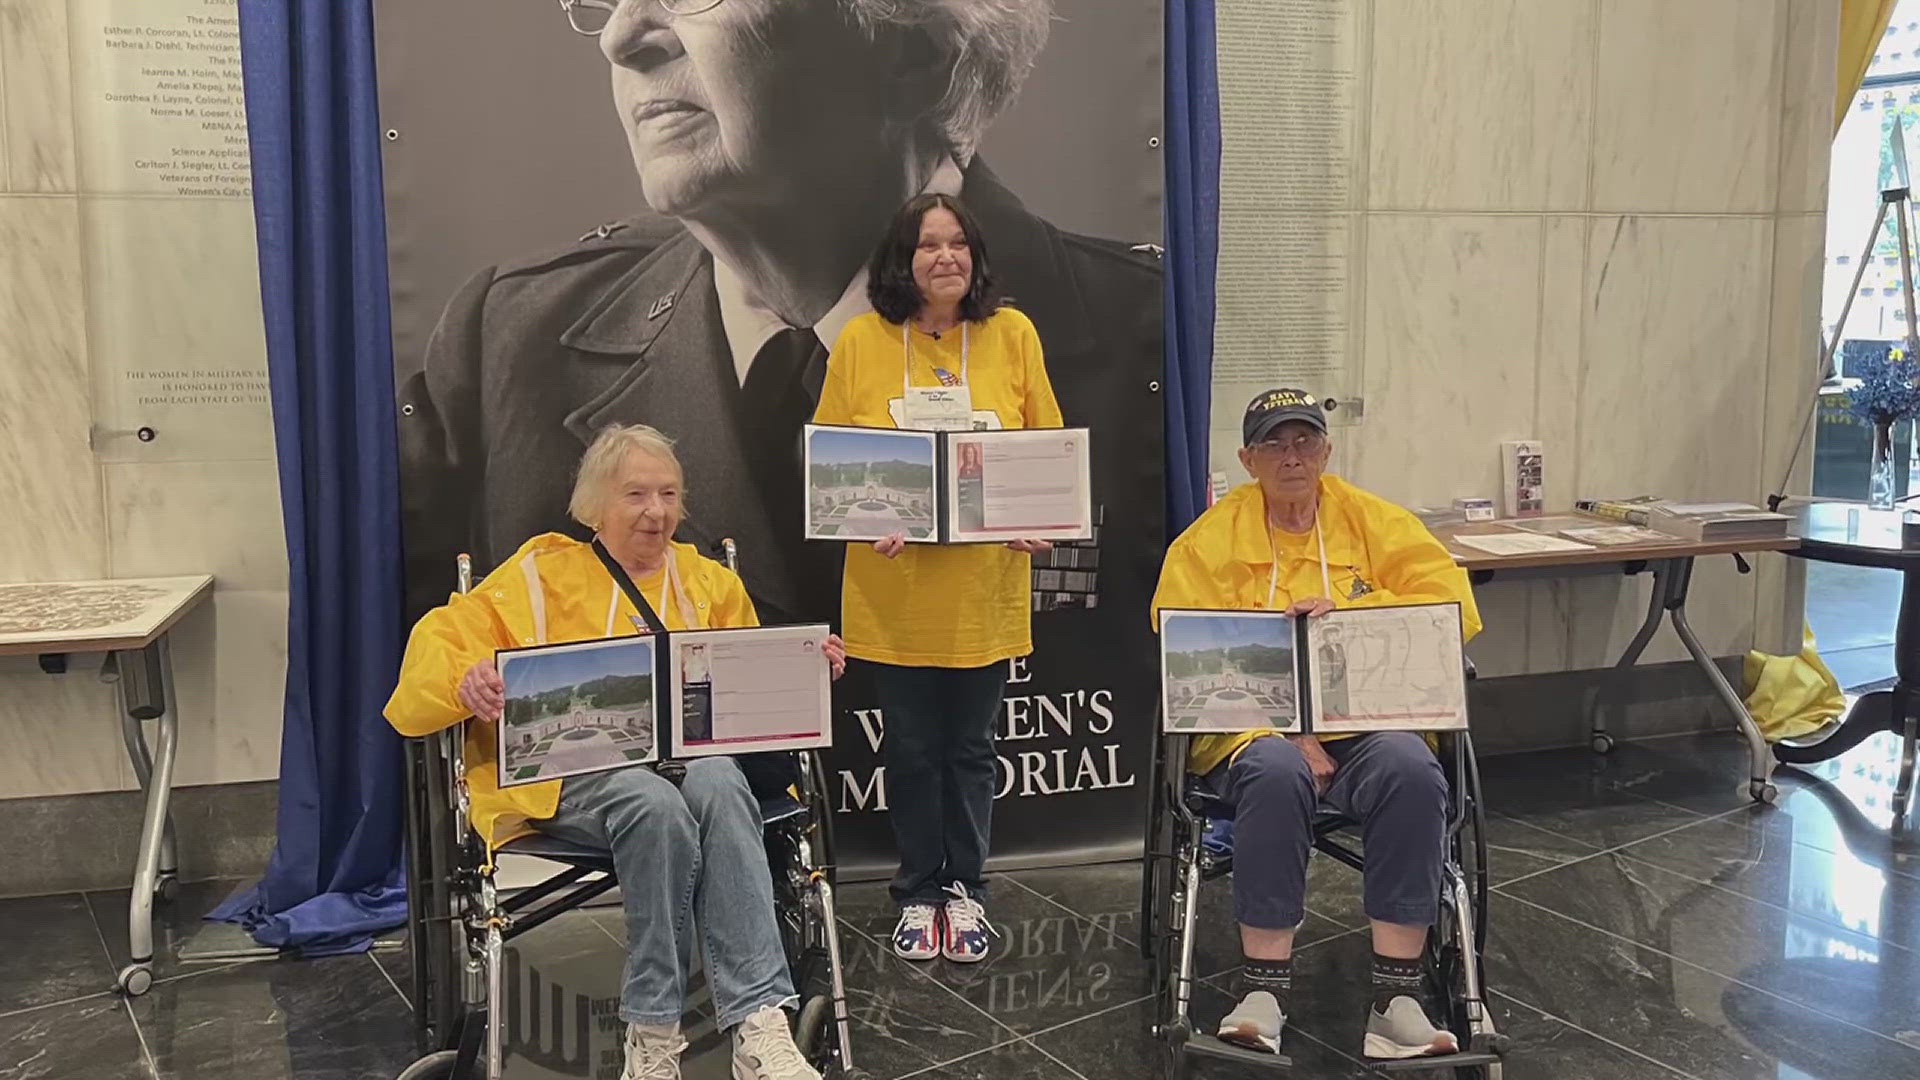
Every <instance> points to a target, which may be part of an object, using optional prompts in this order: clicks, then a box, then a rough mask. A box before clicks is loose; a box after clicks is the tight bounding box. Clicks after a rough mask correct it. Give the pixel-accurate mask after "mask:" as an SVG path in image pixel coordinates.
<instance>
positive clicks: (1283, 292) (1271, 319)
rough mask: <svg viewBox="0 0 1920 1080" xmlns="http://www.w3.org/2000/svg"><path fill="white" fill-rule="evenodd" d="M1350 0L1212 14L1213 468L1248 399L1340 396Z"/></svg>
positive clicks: (1345, 311)
mask: <svg viewBox="0 0 1920 1080" xmlns="http://www.w3.org/2000/svg"><path fill="white" fill-rule="evenodd" d="M1358 7H1359V5H1358V4H1357V3H1356V2H1354V0H1263V2H1262V3H1257V4H1256V3H1223V4H1220V5H1218V6H1217V7H1216V9H1215V19H1216V34H1217V38H1218V41H1217V46H1218V56H1219V69H1220V133H1221V152H1220V255H1219V262H1218V271H1217V275H1216V278H1215V280H1216V285H1215V293H1216V299H1215V304H1216V307H1215V313H1214V329H1213V349H1214V352H1213V429H1214V430H1213V440H1212V445H1213V449H1214V455H1213V459H1214V466H1213V467H1214V468H1215V469H1223V468H1227V465H1228V463H1230V462H1231V460H1232V459H1231V457H1230V456H1223V455H1224V454H1226V453H1227V452H1228V451H1230V450H1231V449H1232V448H1235V447H1238V446H1239V444H1240V413H1241V410H1242V409H1244V408H1245V407H1246V403H1247V401H1248V399H1249V398H1251V397H1252V396H1253V395H1254V394H1256V393H1259V392H1260V391H1261V390H1265V389H1268V388H1270V387H1272V386H1274V385H1276V384H1283V383H1285V384H1292V385H1297V386H1299V387H1301V388H1303V389H1306V390H1310V391H1313V392H1315V393H1318V394H1321V395H1323V396H1326V395H1344V394H1346V393H1348V392H1349V388H1348V387H1347V385H1346V383H1345V375H1346V368H1347V352H1348V347H1349V346H1348V339H1349V324H1350V323H1351V321H1352V315H1351V313H1350V302H1351V288H1350V278H1349V257H1350V252H1351V251H1352V250H1353V249H1354V247H1355V243H1354V239H1353V230H1354V227H1355V217H1356V215H1355V214H1354V212H1353V203H1352V193H1353V188H1354V184H1355V179H1356V178H1355V161H1356V158H1357V155H1356V153H1355V146H1354V144H1355V141H1356V132H1355V126H1354V122H1355V113H1356V108H1355V98H1356V88H1355V87H1356V78H1355V66H1356V63H1357V59H1356V57H1357V51H1356V48H1355V41H1356V40H1357V38H1358V36H1359V32H1358V19H1359V15H1358V11H1357V9H1358Z"/></svg>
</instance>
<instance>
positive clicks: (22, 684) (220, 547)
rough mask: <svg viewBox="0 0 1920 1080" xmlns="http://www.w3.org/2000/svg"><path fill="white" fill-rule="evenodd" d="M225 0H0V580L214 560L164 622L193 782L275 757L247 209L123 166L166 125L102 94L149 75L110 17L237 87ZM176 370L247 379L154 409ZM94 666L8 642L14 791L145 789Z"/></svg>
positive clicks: (184, 758)
mask: <svg viewBox="0 0 1920 1080" xmlns="http://www.w3.org/2000/svg"><path fill="white" fill-rule="evenodd" d="M232 14H233V10H232V5H231V4H226V5H224V6H223V5H221V4H210V3H206V2H204V0H191V2H188V0H151V2H149V0H0V507H4V510H0V580H34V579H39V580H58V579H63V578H88V577H109V576H143V575H167V574H186V573H211V574H213V575H215V579H216V582H217V586H218V587H217V591H216V593H215V596H214V599H213V602H212V603H211V604H210V605H208V606H207V607H205V608H203V609H202V610H201V611H199V612H198V613H196V614H195V615H193V616H192V617H190V618H189V619H188V620H187V621H186V622H184V623H183V624H182V625H181V626H180V628H179V629H178V630H177V631H176V634H175V638H174V664H175V668H176V672H177V677H178V680H179V697H180V709H181V723H182V737H181V751H180V760H179V769H178V779H179V781H180V782H181V783H184V784H206V783H221V782H232V781H246V780H260V779H270V778H272V777H275V776H277V775H278V773H279V742H280V722H281V691H282V684H283V673H284V670H285V664H286V644H285V642H286V605H287V569H286V550H285V542H284V538H283V535H282V532H281V523H280V502H279V488H278V480H277V476H276V473H275V468H274V460H273V440H272V421H271V416H270V413H269V410H268V406H267V404H266V402H265V400H264V395H263V393H262V392H261V391H262V387H263V385H264V384H263V383H261V382H259V380H263V379H264V372H265V344H264V339H263V333H262V329H261V322H260V303H259V279H258V273H257V269H256V265H257V264H256V261H255V253H254V233H253V221H252V210H251V202H250V200H249V199H248V198H247V197H246V196H245V194H244V192H241V193H238V194H236V193H234V192H233V191H232V190H231V189H230V190H228V191H226V192H223V193H209V192H207V191H206V190H205V189H204V188H203V187H200V186H195V187H191V188H189V187H186V186H184V185H175V184H167V183H165V182H159V183H154V182H144V181H145V179H146V178H147V177H148V176H149V175H152V176H155V177H157V176H159V171H158V170H149V169H148V167H147V166H145V165H142V166H140V167H139V169H138V171H137V172H135V171H134V170H133V168H132V167H131V166H132V165H133V164H134V163H135V162H144V161H150V160H152V159H153V158H154V157H155V154H156V151H155V149H154V148H153V147H152V146H150V145H145V144H142V143H141V142H140V140H141V139H142V138H147V137H148V136H149V135H150V131H151V128H152V125H151V124H150V123H147V122H145V117H144V115H143V113H142V112H141V110H139V109H129V108H125V107H122V106H121V105H120V104H119V103H118V102H117V99H116V98H115V97H113V96H110V95H113V94H115V92H116V91H119V90H124V89H126V85H125V84H126V81H127V80H128V79H133V80H136V81H137V80H139V79H140V78H141V75H140V73H139V71H138V69H137V66H130V65H128V64H127V63H124V62H122V61H121V59H120V58H119V57H118V55H117V54H115V53H114V52H112V51H111V50H110V49H109V47H108V43H107V39H108V38H109V37H110V36H113V35H115V34H119V33H121V31H119V30H113V31H109V30H108V29H107V28H108V27H110V26H111V27H119V28H125V27H133V28H136V30H138V29H139V28H144V27H154V28H157V29H158V31H159V32H158V33H155V34H151V35H145V36H147V37H150V38H152V39H153V40H163V38H164V36H165V34H166V32H167V29H168V28H193V29H195V30H196V31H198V38H197V40H199V41H201V42H212V43H214V44H211V45H204V46H202V51H201V52H199V53H193V54H190V56H191V63H192V65H193V66H195V67H203V66H204V67H206V68H208V69H209V70H211V69H212V68H213V67H215V66H218V67H220V68H223V69H224V70H223V72H222V74H231V75H232V78H236V79H237V60H234V61H233V62H232V63H231V64H229V63H226V62H225V61H224V60H220V59H219V58H221V57H223V56H225V55H227V53H226V46H227V44H228V43H230V42H231V39H230V37H229V36H228V35H229V34H230V33H231V27H230V26H228V25H226V24H225V22H224V21H223V20H224V19H227V18H231V16H232ZM142 33H143V34H144V31H143V32H142ZM132 36H139V35H132V34H130V35H129V37H132ZM173 40H182V39H180V38H177V37H176V38H174V39H173ZM209 50H210V51H209ZM232 55H235V56H237V54H232ZM208 57H213V58H214V59H215V60H218V61H219V63H218V64H217V65H216V64H214V63H211V62H208ZM147 62H159V63H171V62H174V61H169V60H159V61H151V60H149V61H147ZM180 62H181V63H186V62H188V61H180ZM210 77H211V76H210ZM216 81H223V82H225V81H230V80H216ZM208 107H209V106H207V105H205V104H203V105H202V110H203V112H204V111H205V109H206V108H208ZM174 141H175V142H177V141H178V140H174ZM242 142H244V140H242ZM244 164H245V163H244V158H243V159H242V160H241V161H240V168H239V169H238V171H239V172H240V173H241V174H244V171H245V169H244ZM227 171H228V172H232V171H234V170H233V169H232V168H228V169H227ZM130 173H132V174H133V175H134V176H136V177H138V178H139V179H140V180H141V181H143V182H130V181H129V178H128V177H129V174H130ZM162 371H192V372H218V373H220V377H221V378H222V379H224V380H226V383H225V386H226V388H227V389H230V390H231V389H233V388H236V387H238V388H241V389H239V390H238V391H237V392H231V393H224V394H223V395H222V396H223V397H224V398H226V399H227V400H226V401H225V403H224V404H222V405H221V406H220V407H219V408H218V409H216V410H212V411H208V410H206V409H196V408H195V407H193V406H186V405H182V404H180V403H179V401H178V400H174V401H168V402H156V401H155V399H154V397H153V392H152V390H151V389H150V387H151V386H152V385H153V383H154V374H153V373H155V372H162ZM143 425H147V426H152V427H154V428H155V429H156V431H157V432H158V437H157V438H155V439H154V440H153V441H152V442H141V441H140V440H138V439H136V438H134V437H133V436H132V430H133V429H135V428H138V427H140V426H143ZM98 673H99V661H98V658H97V657H76V658H75V662H74V667H73V669H72V670H70V671H69V673H67V674H65V675H61V676H50V675H45V674H42V673H41V672H40V671H39V669H38V667H37V665H36V664H35V663H34V662H33V660H32V658H30V657H26V658H19V657H16V658H0V731H4V732H6V733H7V735H8V736H9V737H10V738H12V739H14V740H17V746H18V747H22V748H24V749H25V750H29V751H31V752H30V753H26V752H16V753H10V754H6V755H0V798H17V797H24V796H39V795H52V794H68V793H78V792H90V791H111V790H118V789H124V788H129V787H132V786H133V776H132V773H131V771H130V769H129V767H128V766H127V763H126V759H125V755H124V752H123V751H122V749H121V747H120V743H119V737H118V728H117V725H116V722H115V716H116V705H115V702H114V695H113V693H112V691H111V688H110V687H108V686H107V685H105V684H102V683H101V682H100V681H99V678H98Z"/></svg>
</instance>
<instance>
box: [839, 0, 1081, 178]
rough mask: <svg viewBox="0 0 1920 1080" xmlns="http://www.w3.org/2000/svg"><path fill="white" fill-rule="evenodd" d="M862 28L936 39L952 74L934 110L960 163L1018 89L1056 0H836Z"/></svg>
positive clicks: (1039, 45)
mask: <svg viewBox="0 0 1920 1080" xmlns="http://www.w3.org/2000/svg"><path fill="white" fill-rule="evenodd" d="M840 2H841V3H842V4H844V5H846V8H847V11H848V13H849V14H850V15H851V16H852V17H853V19H854V22H855V23H857V24H858V25H859V26H860V27H861V28H862V29H863V30H865V31H867V32H868V33H870V34H871V33H873V32H874V31H875V30H877V29H878V28H880V27H882V26H889V25H891V26H900V27H915V28H919V29H921V30H923V31H925V32H926V34H927V35H928V36H929V37H930V38H931V39H932V40H933V44H934V47H935V48H936V49H937V50H938V51H939V53H940V55H941V56H942V58H943V59H944V61H945V63H946V65H947V66H948V68H950V69H951V71H952V77H951V78H950V80H949V81H948V83H947V92H946V94H945V95H943V96H942V97H941V99H940V104H939V105H938V106H936V107H935V110H934V114H935V117H936V118H937V120H938V121H939V124H940V131H941V134H942V135H944V136H945V138H946V140H947V146H948V147H949V148H950V149H951V150H952V151H953V154H954V157H955V158H957V159H958V160H959V163H960V164H962V165H965V164H966V163H967V162H968V161H970V160H971V159H972V158H973V152H974V149H975V147H976V146H978V145H979V142H980V135H981V133H982V132H984V131H986V129H987V125H989V124H991V123H993V121H994V119H995V118H996V117H998V116H999V115H1000V113H1001V111H1002V110H1004V109H1005V108H1006V107H1007V106H1008V105H1009V104H1011V103H1012V102H1013V99H1014V98H1015V97H1016V96H1018V95H1019V93H1020V87H1021V86H1022V85H1023V84H1024V83H1025V82H1026V81H1027V75H1028V74H1029V73H1030V72H1032V71H1033V64H1034V61H1035V60H1036V59H1038V58H1039V56H1040V50H1041V49H1042V48H1044V47H1045V46H1046V44H1047V31H1048V30H1049V29H1050V28H1051V24H1052V21H1053V0H840Z"/></svg>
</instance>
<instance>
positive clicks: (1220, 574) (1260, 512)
mask: <svg viewBox="0 0 1920 1080" xmlns="http://www.w3.org/2000/svg"><path fill="white" fill-rule="evenodd" d="M1241 437H1242V443H1243V445H1242V448H1241V450H1240V463H1241V464H1242V465H1243V466H1245V467H1246V469H1247V472H1248V473H1249V474H1251V475H1252V477H1253V480H1254V482H1253V483H1249V484H1244V485H1242V486H1240V487H1238V488H1236V489H1235V490H1233V491H1231V492H1229V493H1228V494H1227V495H1226V497H1224V498H1223V499H1221V500H1220V501H1219V502H1218V503H1216V504H1215V505H1214V506H1213V507H1212V508H1210V509H1209V510H1208V511H1207V512H1206V513H1205V514H1202V515H1201V516H1200V518H1199V519H1198V520H1196V521H1195V522H1194V523H1193V524H1192V525H1191V526H1189V527H1188V529H1187V530H1186V532H1184V533H1182V534H1181V536H1180V538H1179V539H1178V540H1176V541H1174V543H1173V546H1172V547H1171V548H1170V549H1169V550H1168V552H1167V558H1166V563H1165V564H1164V566H1163V567H1162V568H1161V572H1160V585H1159V588H1158V589H1157V590H1156V592H1155V593H1154V598H1153V608H1154V620H1155V625H1156V626H1157V625H1158V620H1159V614H1158V613H1159V610H1160V608H1162V607H1175V608H1178V607H1192V608H1222V609H1245V610H1259V609H1268V610H1273V609H1284V610H1286V611H1288V612H1289V613H1291V614H1295V615H1301V616H1306V617H1309V618H1313V617H1318V616H1321V615H1324V614H1326V613H1327V612H1329V611H1332V610H1333V609H1335V608H1337V607H1359V606H1385V605H1392V604H1403V603H1432V602H1439V601H1458V602H1459V604H1460V608H1461V615H1462V619H1463V631H1464V633H1465V635H1466V636H1468V637H1471V636H1472V635H1473V634H1474V633H1476V632H1477V631H1478V630H1479V629H1480V617H1479V612H1478V610H1477V609H1476V608H1475V606H1474V602H1473V592H1472V588H1471V586H1470V583H1469V581H1468V579H1467V575H1466V573H1465V572H1464V571H1462V570H1461V569H1460V568H1459V567H1458V566H1456V565H1455V563H1454V561H1453V558H1452V556H1450V555H1449V554H1448V553H1447V550H1446V548H1444V547H1443V546H1442V545H1441V544H1440V542H1439V541H1438V540H1435V539H1434V538H1433V536H1432V535H1431V534H1430V533H1429V532H1428V531H1427V530H1426V528H1425V526H1423V525H1422V524H1421V523H1420V521H1419V519H1418V518H1416V517H1414V516H1413V515H1412V514H1411V513H1409V512H1407V511H1406V510H1403V509H1401V508H1400V507H1397V506H1394V505H1393V504H1391V503H1389V502H1387V501H1386V500H1384V499H1382V498H1380V497H1378V496H1376V495H1373V494H1370V493H1368V492H1366V491H1363V490H1361V489H1359V488H1357V487H1355V486H1353V485H1352V484H1349V483H1347V482H1346V481H1344V480H1341V479H1340V478H1339V477H1337V476H1333V475H1329V474H1326V473H1325V469H1326V464H1327V459H1328V456H1329V455H1330V454H1331V452H1332V449H1333V447H1332V443H1331V442H1330V441H1329V439H1328V436H1327V420H1326V414H1325V412H1324V411H1323V410H1322V409H1321V407H1320V405H1319V404H1318V402H1316V401H1315V400H1314V398H1313V397H1312V396H1311V395H1309V394H1307V393H1305V392H1303V391H1299V390H1286V389H1281V390H1272V391H1268V392H1266V393H1263V394H1260V395H1259V396H1257V397H1255V398H1254V399H1253V401H1252V402H1251V403H1250V404H1249V405H1248V406H1247V411H1246V413H1245V415H1244V416H1243V417H1242V419H1241ZM1262 736H1268V737H1262ZM1187 770H1188V771H1189V772H1190V773H1193V774H1195V775H1198V776H1201V777H1203V778H1204V780H1203V783H1204V784H1205V785H1206V786H1207V787H1208V789H1209V790H1210V792H1211V793H1212V794H1213V795H1215V796H1216V797H1218V798H1219V799H1220V800H1221V801H1222V802H1224V803H1225V804H1227V805H1228V806H1230V807H1232V808H1233V812H1234V838H1235V859H1234V874H1233V899H1234V916H1235V919H1236V920H1237V921H1238V922H1239V924H1240V942H1241V951H1242V954H1243V956H1244V959H1245V964H1244V966H1243V968H1242V979H1243V983H1244V985H1243V987H1242V992H1243V994H1244V996H1243V997H1242V999H1241V1001H1240V1003H1239V1005H1238V1006H1237V1007H1235V1008H1234V1009H1233V1011H1232V1012H1230V1013H1229V1014H1228V1015H1227V1017H1226V1018H1225V1019H1224V1020H1222V1021H1221V1024H1220V1030H1219V1038H1221V1039H1222V1040H1225V1041H1228V1042H1232V1043H1235V1044H1237V1045H1240V1046H1245V1047H1248V1048H1251V1049H1255V1050H1264V1051H1268V1052H1278V1050H1279V1047H1280V1035H1281V1030H1282V1029H1283V1028H1284V1027H1285V1025H1286V1017H1287V1011H1288V1002H1289V999H1290V996H1291V993H1292V990H1293V967H1292V955H1293V936H1294V931H1295V930H1296V929H1297V928H1298V927H1299V925H1300V923H1301V921H1302V920H1303V919H1304V918H1305V917H1306V908H1305V898H1306V886H1307V859H1308V855H1309V853H1310V850H1311V848H1312V844H1313V819H1314V816H1315V814H1316V813H1317V812H1318V811H1319V810H1320V809H1321V808H1328V809H1332V810H1334V811H1337V812H1338V813H1340V814H1341V815H1343V816H1345V817H1349V818H1351V819H1353V820H1354V821H1357V822H1359V823H1360V825H1361V828H1362V830H1363V843H1364V846H1365V852H1366V859H1365V863H1366V871H1365V874H1366V878H1365V886H1364V900H1365V908H1366V913H1367V918H1368V920H1369V921H1370V923H1371V928H1372V933H1373V977H1372V983H1373V996H1372V1001H1371V1004H1370V1007H1369V1009H1368V1013H1367V1026H1366V1039H1365V1047H1364V1053H1365V1055H1366V1056H1367V1057H1369V1058H1373V1059H1404V1058H1413V1057H1420V1056H1425V1055H1435V1054H1451V1053H1454V1052H1456V1051H1457V1050H1458V1049H1459V1047H1458V1045H1457V1039H1456V1038H1455V1036H1454V1034H1453V1033H1452V1032H1450V1031H1448V1030H1446V1029H1445V1028H1443V1027H1438V1026H1436V1025H1435V1024H1434V1023H1433V1022H1432V1020H1431V1019H1430V1015H1431V1014H1430V1011H1429V1010H1430V1007H1431V1004H1432V1003H1430V1002H1425V1001H1424V1000H1423V994H1424V990H1423V987H1424V986H1425V981H1424V978H1423V972H1422V965H1421V954H1422V950H1423V947H1424V946H1425V944H1426V938H1427V929H1428V927H1429V926H1432V925H1433V924H1434V923H1435V922H1436V920H1437V919H1438V918H1439V915H1440V889H1441V871H1442V864H1443V860H1444V857H1445V839H1446V838H1445V829H1446V818H1447V806H1448V794H1447V779H1446V774H1445V772H1444V771H1443V770H1442V768H1441V766H1440V763H1439V761H1438V759H1437V758H1436V757H1435V756H1434V754H1433V752H1432V749H1431V748H1430V747H1429V746H1428V744H1427V743H1426V742H1424V741H1423V740H1422V739H1421V738H1420V736H1418V735H1415V734H1413V733H1411V732H1403V731H1401V732H1379V733H1374V734H1368V735H1359V736H1353V737H1348V738H1336V737H1332V736H1329V737H1327V738H1325V739H1324V740H1322V739H1319V738H1316V737H1314V736H1310V735H1293V736H1281V735H1280V734H1279V733H1278V732H1263V731H1249V732H1241V733H1237V734H1231V735H1210V736H1204V737H1200V738H1197V739H1196V740H1195V741H1194V744H1193V748H1192V750H1191V752H1190V755H1189V759H1188V761H1187Z"/></svg>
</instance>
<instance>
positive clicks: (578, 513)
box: [567, 424, 687, 531]
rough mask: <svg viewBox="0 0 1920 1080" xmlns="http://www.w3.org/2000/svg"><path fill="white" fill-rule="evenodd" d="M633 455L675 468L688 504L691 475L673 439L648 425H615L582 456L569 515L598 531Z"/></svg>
mask: <svg viewBox="0 0 1920 1080" xmlns="http://www.w3.org/2000/svg"><path fill="white" fill-rule="evenodd" d="M633 454H646V455H648V456H649V457H652V458H655V459H656V460H659V461H664V462H666V463H667V464H668V465H671V466H673V471H674V472H675V473H678V474H679V476H680V488H681V492H680V498H681V500H682V501H683V503H684V501H685V499H686V486H687V473H686V470H685V469H682V468H681V467H680V457H679V455H678V454H675V453H674V452H673V440H672V439H669V438H667V437H666V436H665V435H664V434H662V433H661V432H660V431H659V429H657V428H650V427H648V426H647V425H645V424H613V425H610V426H608V427H604V428H601V429H600V434H598V435H595V436H594V437H593V442H591V443H589V444H587V452H586V453H584V454H582V455H580V468H579V469H578V470H577V471H576V472H575V473H574V476H573V494H572V496H570V497H569V498H568V499H567V514H568V515H569V516H570V517H572V518H573V520H575V521H577V522H579V523H580V524H582V525H585V526H586V527H587V528H589V529H593V530H595V531H598V530H599V528H600V523H601V522H602V521H603V520H605V519H606V514H607V499H608V497H609V496H610V495H611V494H612V490H613V485H614V483H615V481H617V480H619V479H620V470H621V469H623V468H625V467H626V464H627V458H628V457H629V456H631V455H633Z"/></svg>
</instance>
